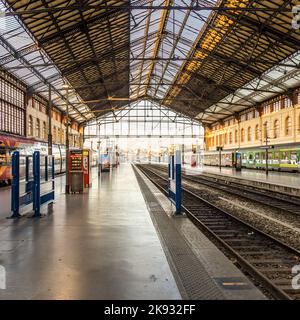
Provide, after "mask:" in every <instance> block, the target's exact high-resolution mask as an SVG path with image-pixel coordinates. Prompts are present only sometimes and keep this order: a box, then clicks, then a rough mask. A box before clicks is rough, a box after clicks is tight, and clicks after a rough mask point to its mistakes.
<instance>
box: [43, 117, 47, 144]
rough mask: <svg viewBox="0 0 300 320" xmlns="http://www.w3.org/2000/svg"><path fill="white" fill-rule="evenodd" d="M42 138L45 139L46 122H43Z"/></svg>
mask: <svg viewBox="0 0 300 320" xmlns="http://www.w3.org/2000/svg"><path fill="white" fill-rule="evenodd" d="M43 139H44V140H47V125H46V122H45V121H44V122H43Z"/></svg>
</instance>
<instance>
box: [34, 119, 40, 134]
mask: <svg viewBox="0 0 300 320" xmlns="http://www.w3.org/2000/svg"><path fill="white" fill-rule="evenodd" d="M35 136H36V137H37V138H40V137H41V123H40V119H36V123H35Z"/></svg>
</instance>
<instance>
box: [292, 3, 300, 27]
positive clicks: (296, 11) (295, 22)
mask: <svg viewBox="0 0 300 320" xmlns="http://www.w3.org/2000/svg"><path fill="white" fill-rule="evenodd" d="M292 12H293V15H294V16H293V19H292V28H293V29H295V30H299V29H300V5H297V6H294V7H293V10H292Z"/></svg>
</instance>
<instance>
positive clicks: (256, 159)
mask: <svg viewBox="0 0 300 320" xmlns="http://www.w3.org/2000/svg"><path fill="white" fill-rule="evenodd" d="M236 152H237V151H236V150H227V151H221V166H222V167H233V166H234V165H235V161H234V159H235V154H236ZM238 152H239V153H240V154H241V166H242V168H247V169H265V168H266V155H267V154H266V149H265V148H263V147H262V148H251V149H240V150H239V151H238ZM219 159H220V152H219V151H207V152H205V153H204V165H207V166H219V161H220V160H219ZM268 169H270V170H277V171H286V172H300V145H293V146H280V147H274V148H269V149H268Z"/></svg>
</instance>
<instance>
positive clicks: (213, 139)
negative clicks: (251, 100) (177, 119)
mask: <svg viewBox="0 0 300 320" xmlns="http://www.w3.org/2000/svg"><path fill="white" fill-rule="evenodd" d="M204 140H205V150H206V151H216V149H217V147H220V146H221V147H223V150H240V149H247V148H252V147H261V146H266V145H274V146H280V145H290V144H291V145H292V144H296V143H297V142H298V143H299V142H300V88H297V89H294V90H293V91H292V92H291V93H290V94H289V95H280V96H277V97H275V98H273V99H271V100H268V101H265V102H263V103H262V104H260V105H257V106H255V107H252V108H250V109H247V110H245V111H243V112H241V113H238V114H235V115H234V116H231V117H228V118H226V119H224V120H223V121H222V122H218V123H215V124H213V125H211V126H210V127H206V128H205V138H204Z"/></svg>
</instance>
